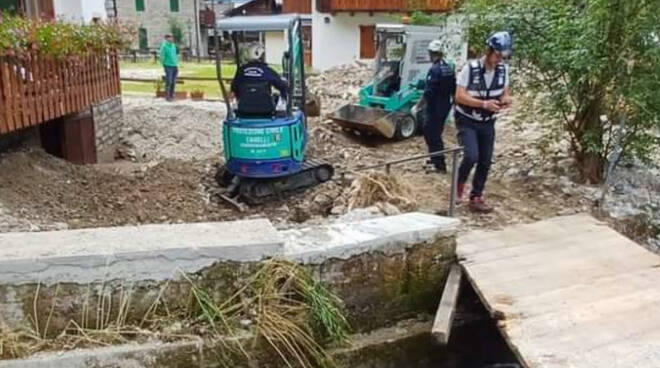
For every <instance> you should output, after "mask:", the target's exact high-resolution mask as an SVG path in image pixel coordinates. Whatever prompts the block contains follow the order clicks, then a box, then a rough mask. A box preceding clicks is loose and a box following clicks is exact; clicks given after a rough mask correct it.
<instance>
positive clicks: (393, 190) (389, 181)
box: [347, 171, 417, 211]
mask: <svg viewBox="0 0 660 368" xmlns="http://www.w3.org/2000/svg"><path fill="white" fill-rule="evenodd" d="M357 175H358V176H357V178H355V180H353V182H352V183H351V187H350V188H349V190H348V199H347V205H348V209H349V210H352V209H354V208H363V207H369V206H372V205H375V204H376V203H378V202H387V203H391V204H393V205H395V206H397V207H398V208H400V209H404V210H409V211H411V210H414V209H416V208H417V203H416V202H415V200H414V199H413V192H412V189H411V188H410V186H409V185H408V183H407V182H405V181H404V180H402V179H401V178H399V177H396V176H392V175H389V174H386V173H383V172H379V171H370V172H368V173H366V174H362V173H357Z"/></svg>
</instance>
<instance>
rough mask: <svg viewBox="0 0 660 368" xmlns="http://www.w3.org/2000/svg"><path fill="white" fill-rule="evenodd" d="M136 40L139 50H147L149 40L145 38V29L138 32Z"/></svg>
mask: <svg viewBox="0 0 660 368" xmlns="http://www.w3.org/2000/svg"><path fill="white" fill-rule="evenodd" d="M138 39H139V43H140V49H141V50H146V49H148V48H149V39H148V38H147V29H146V28H140V29H139V30H138Z"/></svg>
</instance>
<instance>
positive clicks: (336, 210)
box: [330, 205, 346, 216]
mask: <svg viewBox="0 0 660 368" xmlns="http://www.w3.org/2000/svg"><path fill="white" fill-rule="evenodd" d="M344 212H346V206H343V205H339V206H334V207H332V209H331V210H330V214H331V215H335V216H339V215H342V214H343V213H344Z"/></svg>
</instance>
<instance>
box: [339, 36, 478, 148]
mask: <svg viewBox="0 0 660 368" xmlns="http://www.w3.org/2000/svg"><path fill="white" fill-rule="evenodd" d="M444 31H445V30H444V28H443V27H435V26H434V27H430V26H411V25H403V24H379V25H377V26H376V40H375V41H376V44H377V45H378V46H377V52H376V57H375V60H374V67H375V68H374V69H375V70H374V77H373V79H372V80H371V82H370V83H369V84H368V85H366V86H364V87H362V89H361V90H360V94H359V97H360V101H359V104H357V105H354V104H348V105H345V106H342V107H341V108H339V109H338V110H336V111H334V112H333V113H331V114H330V115H329V117H330V118H331V119H332V120H333V121H334V122H335V123H337V124H339V125H340V126H342V128H344V130H347V131H354V132H359V133H366V134H377V135H381V136H383V137H386V138H389V139H397V140H403V139H407V138H410V137H412V136H414V135H415V134H416V133H418V132H420V131H421V127H422V121H421V120H422V116H421V115H422V114H419V115H420V116H413V115H412V114H411V111H410V110H411V108H412V107H413V106H414V105H415V104H416V103H417V101H419V99H420V98H421V96H422V94H423V93H424V87H425V81H426V74H427V73H428V70H429V69H430V68H431V65H432V64H431V60H430V58H429V54H428V50H427V47H428V44H429V43H430V42H431V41H433V40H435V39H439V38H441V37H442V36H443V32H444ZM448 42H451V40H448ZM465 48H466V49H467V47H465ZM463 54H464V53H461V55H463ZM450 56H451V55H450ZM463 58H465V57H464V56H463ZM449 61H451V60H449Z"/></svg>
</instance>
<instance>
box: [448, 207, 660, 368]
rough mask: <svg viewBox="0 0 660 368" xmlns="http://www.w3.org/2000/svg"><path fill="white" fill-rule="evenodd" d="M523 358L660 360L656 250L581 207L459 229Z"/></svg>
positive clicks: (490, 302) (461, 246)
mask: <svg viewBox="0 0 660 368" xmlns="http://www.w3.org/2000/svg"><path fill="white" fill-rule="evenodd" d="M458 254H459V257H460V258H461V259H462V266H463V269H464V271H465V274H466V276H467V278H468V280H469V281H470V282H471V284H472V286H473V287H474V288H475V290H476V291H477V294H478V295H479V296H480V298H481V299H482V301H483V302H484V304H485V305H486V306H487V308H488V309H489V311H490V312H491V314H492V315H494V316H495V317H496V318H498V319H500V321H499V326H500V329H501V331H502V333H503V335H504V337H505V339H506V340H507V342H508V343H509V345H510V346H511V348H512V350H513V351H514V353H515V354H517V355H518V357H519V359H520V361H521V362H522V363H523V364H524V365H525V366H526V367H539V368H551V367H552V368H554V367H562V368H570V367H598V368H608V367H622V368H623V367H635V368H652V367H653V368H655V367H660V256H658V255H656V254H653V253H651V252H649V251H647V250H645V249H644V248H642V247H641V246H639V245H637V244H635V243H634V242H633V241H631V240H629V239H627V238H626V237H624V236H622V235H620V234H619V233H617V232H615V231H614V230H612V229H611V228H609V227H608V226H607V225H606V224H604V223H601V222H599V221H597V220H595V219H594V218H592V217H590V216H588V215H575V216H567V217H557V218H554V219H551V220H547V221H541V222H538V223H535V224H528V225H518V226H513V227H509V228H507V229H505V230H502V231H496V232H493V231H490V232H489V231H476V232H471V233H468V234H465V235H463V236H461V237H459V239H458Z"/></svg>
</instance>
